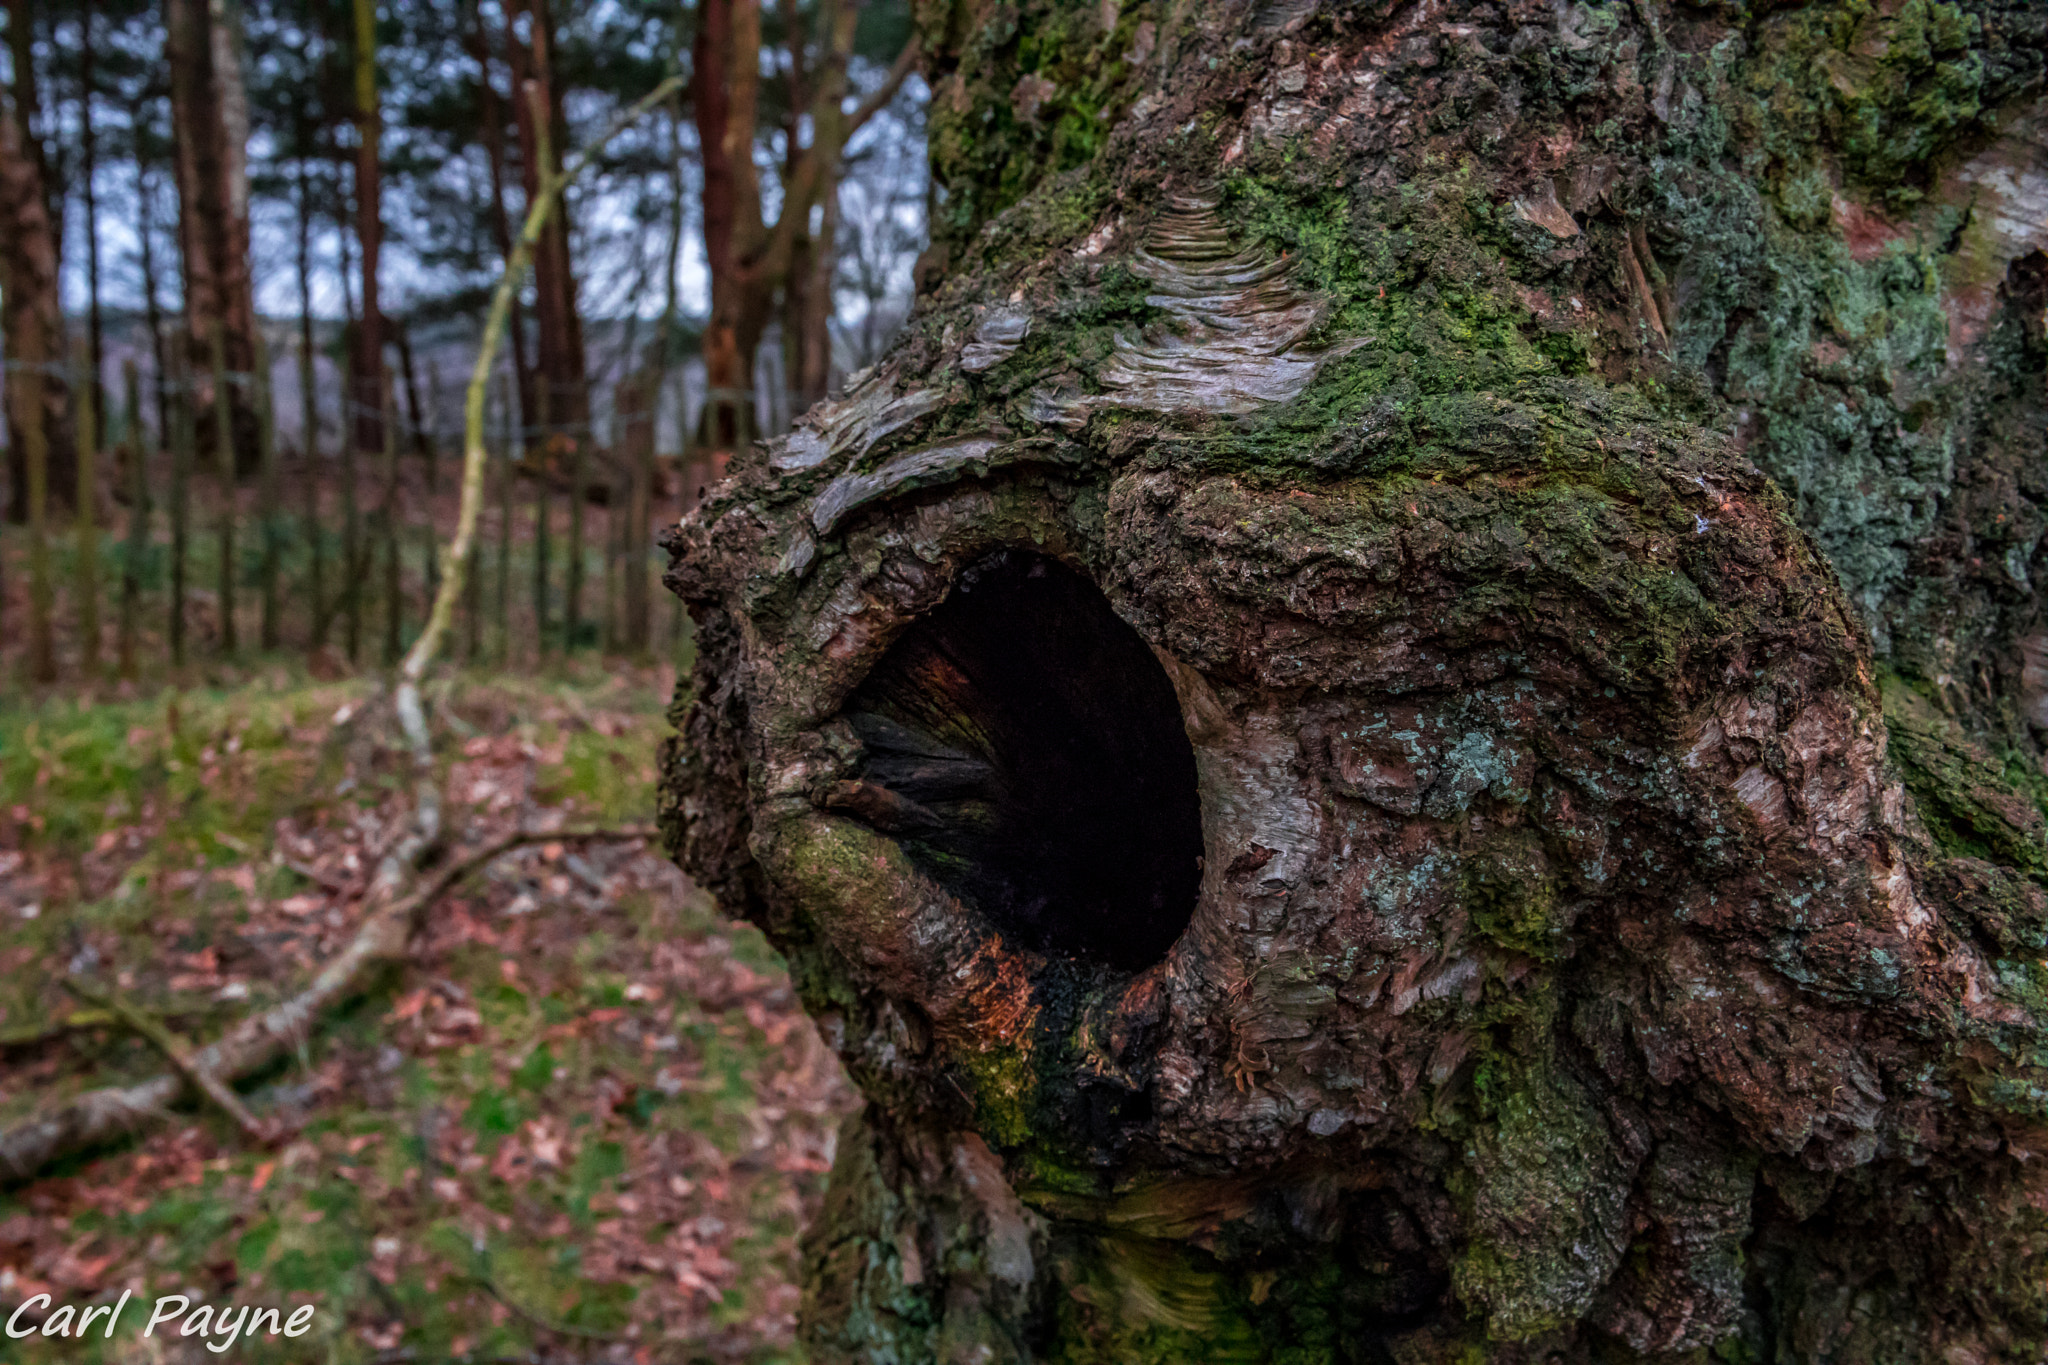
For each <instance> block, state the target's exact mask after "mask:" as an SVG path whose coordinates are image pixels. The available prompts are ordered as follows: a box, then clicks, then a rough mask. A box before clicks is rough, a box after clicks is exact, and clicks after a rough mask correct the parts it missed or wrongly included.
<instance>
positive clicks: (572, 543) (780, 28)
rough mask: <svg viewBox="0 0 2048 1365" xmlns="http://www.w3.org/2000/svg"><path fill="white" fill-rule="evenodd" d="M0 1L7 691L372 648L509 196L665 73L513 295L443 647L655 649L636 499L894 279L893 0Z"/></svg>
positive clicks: (452, 429) (662, 636)
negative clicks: (456, 597) (472, 587)
mask: <svg viewBox="0 0 2048 1365" xmlns="http://www.w3.org/2000/svg"><path fill="white" fill-rule="evenodd" d="M5 12H6V18H7V37H8V45H7V52H6V59H5V65H6V70H7V72H8V79H7V83H6V86H5V101H6V106H7V108H6V112H7V114H8V117H7V119H6V120H4V123H5V131H4V134H0V180H4V184H5V186H6V192H5V195H4V201H5V204H4V208H0V213H4V215H5V218H6V221H5V222H4V223H0V298H4V301H5V302H4V309H0V340H4V345H5V356H6V365H7V375H8V402H7V411H8V422H7V432H6V440H7V449H8V460H7V470H8V478H7V492H6V500H5V506H6V509H7V523H8V526H9V527H11V528H15V529H14V530H13V534H12V536H11V537H9V536H8V535H7V533H6V532H5V531H0V543H4V542H5V540H7V539H10V538H11V539H13V540H14V541H15V542H16V544H15V545H14V546H12V547H11V549H12V553H11V554H9V556H8V567H17V566H15V565H14V564H13V560H15V559H17V558H19V559H22V560H23V561H24V562H23V564H21V565H20V566H18V567H17V573H18V574H25V575H26V576H27V578H28V580H29V581H28V582H27V584H26V585H25V587H26V599H25V602H24V603H23V604H22V606H21V608H20V609H19V612H20V614H19V615H17V614H15V613H14V612H13V611H10V612H9V613H8V615H7V618H6V621H7V623H9V624H11V623H13V622H16V621H18V622H20V623H21V624H22V625H23V626H24V627H25V629H24V630H22V631H18V632H17V631H14V630H0V635H4V636H5V638H6V639H8V640H9V641H10V642H11V643H14V642H18V645H17V647H18V648H20V649H23V650H25V651H26V657H25V659H24V660H23V665H24V666H25V667H26V669H27V671H28V674H29V676H30V677H31V678H32V679H34V680H36V681H42V682H47V681H51V680H53V679H54V677H55V676H56V674H57V672H58V671H59V669H60V668H62V669H65V670H66V671H68V670H69V669H70V668H73V667H75V668H77V669H78V670H79V671H80V673H81V674H82V675H83V676H91V675H93V674H94V673H95V670H96V669H97V668H98V667H99V666H100V665H102V664H111V665H115V666H117V667H118V668H119V670H120V671H121V672H122V673H123V674H124V675H126V674H131V673H132V672H133V670H134V667H135V665H134V662H133V660H134V658H135V657H136V655H137V653H138V651H139V652H140V653H141V654H143V655H148V654H150V653H152V652H155V651H159V650H160V651H161V652H164V653H167V654H169V655H170V656H171V657H172V659H173V660H174V661H175V662H177V663H180V664H183V663H185V662H187V661H188V660H189V659H191V658H193V657H195V656H199V655H230V656H231V655H233V654H234V653H235V652H236V650H237V648H238V647H240V646H243V645H247V644H256V645H259V646H260V647H262V648H265V649H276V648H280V647H292V648H303V649H305V650H307V651H309V652H313V653H318V652H319V651H322V650H323V649H325V648H327V647H328V646H330V645H332V646H333V647H335V648H336V649H339V650H341V651H342V652H343V653H344V654H345V655H346V658H347V660H348V661H351V662H363V661H364V660H365V658H366V656H374V654H375V653H376V652H377V651H378V650H381V653H382V656H383V657H384V658H385V659H386V660H387V661H388V660H390V659H392V658H395V657H396V654H397V652H398V650H399V649H400V648H401V647H402V642H403V641H404V640H405V639H406V638H408V634H409V631H410V630H411V629H413V628H414V627H415V626H416V623H417V619H418V612H419V611H420V610H422V609H423V603H424V595H425V594H426V592H427V591H428V590H429V589H430V588H431V579H432V574H433V569H432V566H431V559H430V556H429V554H428V553H427V551H426V550H425V549H424V548H423V547H424V546H425V545H426V544H427V543H429V532H430V531H431V529H432V528H433V527H436V526H439V525H443V524H444V523H445V520H446V518H447V517H448V516H450V515H452V508H453V503H452V494H453V486H452V475H451V474H450V472H449V467H448V466H447V465H446V462H445V461H442V460H439V459H437V457H439V456H441V455H442V454H443V452H444V451H447V452H452V449H453V447H454V446H455V445H456V444H457V443H458V442H459V438H460V427H461V411H460V409H461V401H462V396H463V395H462V389H463V387H464V385H465V384H466V382H467V381H468V378H469V370H470V366H471V364H472V361H473V358H474V354H475V344H476V337H477V333H478V328H479V326H480V325H481V320H482V315H483V313H484V311H485V309H486V307H487V305H488V303H489V297H490V293H491V289H492V287H493V286H494V285H495V284H496V282H497V279H498V276H499V273H500V272H501V270H502V269H503V266H504V263H505V260H506V257H507V254H508V252H509V250H510V248H511V245H512V242H513V238H514V237H515V236H516V233H517V230H518V226H519V224H520V221H521V219H522V217H523V216H524V214H525V212H526V209H527V207H528V206H529V205H530V203H531V202H532V200H533V199H534V197H535V195H536V192H537V189H538V186H539V184H540V180H541V177H542V176H543V175H544V174H545V173H548V172H554V173H559V172H560V171H561V169H562V167H563V164H564V162H565V160H566V159H567V157H568V155H569V154H570V153H571V152H573V151H574V150H575V149H576V148H577V147H579V146H581V145H582V144H583V143H584V142H585V141H587V140H588V139H589V138H590V137H591V136H592V135H593V134H594V133H595V132H596V131H597V130H599V129H601V128H603V127H605V126H606V125H607V124H608V122H609V121H610V120H612V119H614V118H615V117H616V116H617V115H618V113H619V112H620V111H621V110H622V109H624V108H625V107H626V106H628V105H630V104H632V103H633V102H634V101H635V100H637V99H639V98H640V97H641V96H643V95H645V94H647V93H648V92H649V91H650V90H652V89H654V88H655V86H656V85H657V84H658V83H659V82H660V81H661V79H662V78H663V76H664V75H665V74H668V73H671V72H679V73H681V74H682V75H683V76H684V77H685V79H684V82H683V84H682V85H681V87H680V89H679V90H678V93H677V94H676V96H675V97H674V98H673V99H671V100H669V101H667V102H665V104H664V106H663V107H662V108H661V109H659V110H657V111H655V112H654V113H653V114H652V115H650V116H649V117H647V118H644V119H641V120H639V121H638V122H637V123H635V124H634V125H633V126H631V127H628V128H625V129H623V130H622V131H621V132H620V134H619V135H618V136H617V137H615V138H613V139H612V140H611V141H610V142H609V143H608V144H607V145H606V147H605V148H604V150H603V153H602V155H601V156H599V157H598V158H597V161H596V163H595V165H594V166H593V167H592V168H591V171H590V173H589V174H588V175H586V176H585V177H584V178H583V179H582V181H581V182H580V183H578V184H577V185H575V186H572V187H570V188H569V190H568V192H567V195H566V198H565V202H564V204H563V206H562V211H561V212H560V213H559V214H557V215H556V216H555V218H554V219H553V220H552V221H551V223H550V225H549V228H548V231H547V233H546V235H545V237H544V238H543V240H542V242H541V243H540V245H539V248H538V249H537V251H536V252H535V259H534V262H533V269H532V272H531V276H530V279H529V280H528V282H527V284H526V286H525V288H524V289H523V290H522V291H521V294H520V296H519V298H518V300H517V303H516V306H515V310H514V317H513V326H512V329H511V334H510V340H509V344H508V345H507V346H505V347H504V348H503V349H502V359H501V363H500V364H499V365H498V366H497V367H496V369H497V373H496V374H495V375H494V378H493V382H492V387H491V393H490V399H489V405H488V409H487V412H488V416H487V422H486V427H487V431H488V432H489V435H490V438H491V440H492V442H493V444H494V446H495V447H496V453H497V455H498V456H499V463H498V464H497V465H496V467H494V469H493V471H492V482H493V485H494V488H493V494H494V496H493V498H492V501H491V507H492V519H491V523H490V524H489V525H488V526H487V528H486V531H485V533H484V535H485V540H486V541H487V542H488V543H490V545H491V548H492V549H493V550H494V551H495V552H496V553H497V554H498V555H499V556H500V557H501V559H502V560H503V561H504V562H502V563H501V564H500V565H498V566H496V570H495V572H493V571H492V569H491V568H489V567H487V568H486V569H485V570H484V572H483V573H482V574H481V575H480V577H481V578H482V580H483V582H481V583H480V584H479V585H478V596H477V598H476V600H474V601H472V602H470V603H468V604H466V607H467V613H468V615H469V617H470V618H471V622H470V623H469V624H468V625H467V626H466V627H465V640H466V642H467V643H468V645H469V647H470V648H471V649H472V651H473V652H474V651H479V650H485V649H490V648H495V649H496V650H497V651H498V657H499V658H500V659H501V660H502V659H504V658H506V657H509V656H510V654H511V653H512V652H514V650H515V647H516V648H517V649H524V650H525V651H527V652H528V653H539V652H546V651H548V650H551V649H554V648H565V649H576V648H583V647H590V646H602V647H605V648H608V649H612V650H623V651H627V652H636V653H644V652H646V651H647V650H649V649H650V648H653V647H655V645H656V644H657V643H660V642H665V643H666V645H668V646H672V645H673V644H674V643H675V640H674V631H675V629H676V627H677V624H678V621H677V618H675V617H674V615H673V613H670V614H669V617H668V619H666V620H663V619H658V618H659V616H660V613H657V612H655V611H654V610H653V604H652V602H651V600H650V594H649V588H648V581H647V580H648V575H647V573H646V566H647V564H648V563H649V562H650V553H651V548H652V547H651V540H650V536H649V533H648V529H647V528H648V527H649V526H650V525H654V524H658V523H659V522H660V521H663V520H673V518H674V516H675V515H676V514H677V513H678V512H679V511H680V510H681V509H682V506H683V505H684V503H685V501H686V500H687V499H690V498H693V497H694V496H695V494H696V493H697V491H698V490H699V489H701V488H702V487H703V486H704V484H705V483H706V481H707V480H708V479H709V478H711V477H713V476H715V474H716V471H717V469H718V467H719V461H720V460H721V458H722V457H723V454H724V452H726V451H729V450H730V449H732V448H733V447H734V445H735V444H736V443H739V442H742V441H745V440H748V439H751V438H752V437H754V436H757V435H761V434H766V433H772V432H774V431H778V430H781V429H783V428H784V427H786V426H787V424H788V422H789V420H790V418H791V416H792V415H793V414H794V413H796V412H801V411H802V410H803V409H804V408H806V407H808V406H809V405H810V404H811V403H813V402H815V401H816V400H817V399H818V398H819V397H821V396H822V395H823V394H824V393H825V392H826V390H827V389H828V388H829V387H830V386H832V385H833V384H834V383H836V382H837V380H838V378H839V377H840V376H843V375H844V374H845V373H847V372H848V371H850V370H856V369H859V368H861V367H862V366H865V365H866V364H868V363H869V362H870V361H872V360H873V359H874V357H875V356H876V355H877V354H878V353H879V351H880V348H881V346H882V345H883V344H884V343H885V342H886V340H887V339H888V337H889V335H890V334H891V333H892V332H893V331H894V329H895V327H896V325H897V324H898V323H899V322H900V321H901V318H902V316H903V315H904V313H905V311H906V310H907V308H908V303H909V298H910V293H911V273H912V271H911V267H912V263H913V262H914V260H915V259H916V256H917V253H918V252H919V251H920V250H921V249H922V247H923V243H924V221H925V198H926V191H927V182H926V178H925V175H924V165H923V141H922V139H923V130H922V101H923V98H924V88H923V86H922V83H921V82H920V81H918V80H917V79H916V77H915V75H914V66H915V60H916V50H915V46H914V44H913V43H912V41H911V36H910V25H909V12H908V7H907V5H906V4H904V3H901V0H890V2H888V3H867V4H862V3H857V2H856V0H778V2H776V3H772V4H770V5H769V6H765V7H763V6H760V5H758V4H755V3H741V4H734V3H731V0H713V2H712V3H706V4H702V5H699V6H695V7H692V6H687V5H680V4H651V3H616V2H615V0H601V2H600V3H570V4H564V3H562V0H555V3H554V4H553V5H552V6H550V5H549V4H548V3H546V0H503V3H487V0H448V2H446V3H444V2H443V0H429V2H428V3H419V4H406V5H387V6H385V7H383V9H382V10H379V9H378V7H377V6H375V5H374V4H372V3H368V0H252V2H251V3H242V2H241V0H162V3H161V4H156V3H151V4H135V3H124V2H123V0H95V2H93V3H85V2H83V0H81V2H80V3H52V0H8V3H7V5H6V6H5ZM741 152H743V153H744V154H739V153H741ZM81 404H87V405H88V407H89V410H88V408H82V407H81ZM81 462H82V463H81ZM415 546H418V547H422V548H419V549H417V550H413V547H415ZM409 550H413V552H412V553H408V551H409ZM512 561H517V563H518V568H517V570H516V571H515V570H514V569H513V567H512ZM394 564H395V568H394V567H393V566H394ZM10 577H12V575H11V576H10ZM490 589H497V591H496V593H495V596H494V595H493V594H492V593H491V592H490V591H489V590H490ZM15 595H16V594H15V593H14V592H12V591H10V592H9V594H8V596H7V597H6V599H5V600H4V601H0V606H4V607H13V606H14V601H13V598H14V596H15ZM409 611H410V613H411V614H410V616H409V614H408V613H409ZM287 617H290V618H291V620H290V621H289V623H288V622H287V620H286V618H287ZM245 618H246V619H245ZM372 618H375V619H374V620H373V619H372ZM408 620H411V621H412V622H413V623H414V624H413V625H412V626H409V625H408ZM379 631H381V635H376V634H375V633H376V632H379ZM494 632H495V634H494ZM373 636H374V638H373ZM102 637H104V638H102Z"/></svg>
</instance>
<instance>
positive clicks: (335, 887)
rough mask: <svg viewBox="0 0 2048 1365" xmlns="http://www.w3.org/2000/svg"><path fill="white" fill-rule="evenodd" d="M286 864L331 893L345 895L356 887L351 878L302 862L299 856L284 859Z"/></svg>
mask: <svg viewBox="0 0 2048 1365" xmlns="http://www.w3.org/2000/svg"><path fill="white" fill-rule="evenodd" d="M284 865H285V866H286V867H288V868H290V869H291V870H292V871H293V872H296V873H298V874H299V875H300V876H301V877H304V878H305V879H306V880H307V881H309V882H311V883H313V885H315V886H317V887H319V888H320V889H321V890H323V891H326V892H328V893H329V894H330V895H335V896H345V895H347V894H348V893H349V892H350V891H352V890H353V889H354V883H353V882H352V881H350V880H349V879H347V878H343V877H337V876H335V875H334V874H333V873H331V872H323V871H322V870H321V869H319V868H317V867H315V866H313V865H312V864H311V863H308V862H301V861H300V860H299V859H297V858H286V859H284Z"/></svg>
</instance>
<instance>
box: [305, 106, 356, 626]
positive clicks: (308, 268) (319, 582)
mask: <svg viewBox="0 0 2048 1365" xmlns="http://www.w3.org/2000/svg"><path fill="white" fill-rule="evenodd" d="M300 150H301V152H302V153H306V152H310V150H311V138H310V136H308V134H307V132H306V129H305V128H304V126H303V125H301V128H300ZM307 159H308V158H307V157H306V156H305V155H301V157H300V159H299V168H298V200H299V236H298V267H299V431H300V436H299V452H300V454H301V456H302V457H303V468H304V470H305V476H304V477H305V488H304V493H305V499H306V502H305V507H306V510H305V521H304V532H303V534H304V539H305V542H306V557H307V564H306V604H307V607H308V609H309V611H310V612H311V618H310V619H311V625H310V634H309V637H308V641H307V643H308V646H309V648H311V649H314V650H319V649H324V648H325V647H326V645H327V619H328V611H327V606H326V603H327V582H326V579H327V528H326V526H325V525H324V524H323V523H322V522H321V520H320V398H319V394H318V392H317V391H316V390H315V389H314V387H313V384H314V370H313V355H314V352H313V185H312V177H311V174H310V172H309V170H308V167H307V164H306V163H307ZM347 409H348V403H347V399H346V398H345V397H344V399H343V401H342V439H343V441H344V442H345V441H346V440H347V439H348V430H349V428H348V411H347Z"/></svg>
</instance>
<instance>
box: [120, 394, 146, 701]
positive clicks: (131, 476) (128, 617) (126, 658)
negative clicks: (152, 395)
mask: <svg viewBox="0 0 2048 1365" xmlns="http://www.w3.org/2000/svg"><path fill="white" fill-rule="evenodd" d="M121 394H122V406H123V409H124V411H125V413H126V431H125V432H124V434H123V440H124V442H125V444H126V446H127V457H128V458H127V474H128V543H127V545H126V546H125V547H124V548H123V551H122V554H121V628H120V629H121V638H120V646H119V648H120V670H121V676H122V677H123V678H133V677H134V676H135V625H136V620H137V617H138V616H139V615H140V614H141V610H142V564H143V557H144V556H145V555H147V554H148V553H149V510H150V508H149V470H148V463H147V462H148V451H149V447H148V446H147V445H146V444H145V443H144V441H143V439H142V383H141V379H140V377H139V376H138V375H137V374H136V372H135V362H134V361H132V360H130V361H126V362H124V363H123V364H122V366H121Z"/></svg>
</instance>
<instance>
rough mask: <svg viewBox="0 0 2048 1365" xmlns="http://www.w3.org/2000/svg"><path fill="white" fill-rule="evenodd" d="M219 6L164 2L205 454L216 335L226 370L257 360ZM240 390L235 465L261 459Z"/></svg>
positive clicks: (239, 130) (191, 350)
mask: <svg viewBox="0 0 2048 1365" xmlns="http://www.w3.org/2000/svg"><path fill="white" fill-rule="evenodd" d="M220 8H221V6H220V3H219V0H164V11H165V13H164V23H165V39H164V43H165V57H166V60H167V62H168V64H169V67H170V86H171V129H172V144H173V153H172V166H173V169H174V170H175V172H176V179H177V184H178V244H179V247H180V250H181V253H182V256H183V260H184V275H185V293H184V297H185V310H184V312H185V335H184V349H185V367H186V371H187V373H189V374H190V375H192V376H193V378H194V379H195V380H196V381H197V382H199V383H200V384H201V385H202V389H201V392H200V393H199V394H198V395H196V396H195V398H194V399H193V406H192V411H193V412H194V413H195V414H197V416H198V420H199V424H200V427H199V437H198V439H199V442H200V444H201V445H202V446H203V447H204V448H206V449H208V450H211V449H213V448H215V446H216V445H217V443H218V439H219V438H218V437H217V436H216V435H215V433H214V431H213V424H214V422H215V420H216V419H215V417H214V413H215V412H216V410H217V406H218V405H216V404H215V402H214V398H213V392H212V387H213V379H212V352H213V340H212V338H213V330H214V328H215V327H216V326H219V327H220V328H221V329H222V331H223V333H224V337H225V343H226V347H227V365H228V369H229V370H230V371H232V372H234V373H237V374H247V373H249V372H250V370H251V369H253V368H254V366H255V363H256V299H255V289H254V281H253V279H252V277H251V275H250V273H249V176H248V163H247V156H248V138H249V111H248V101H247V98H246V96H245V95H244V94H243V92H242V77H241V57H240V52H239V43H238V41H237V38H236V35H235V33H234V31H233V30H232V28H231V27H230V26H229V25H228V24H227V23H225V22H223V17H224V16H223V15H222V14H221V13H219V12H218V11H219V10H220ZM245 387H246V386H243V385H231V386H230V390H229V393H228V405H227V411H228V413H229V414H230V419H231V421H232V422H233V427H234V430H233V433H232V439H233V443H234V452H235V467H236V470H237V471H238V472H239V473H244V474H246V473H249V472H252V471H253V470H254V469H255V468H256V466H257V464H258V462H259V459H260V456H259V452H258V444H259V442H258V436H257V430H256V411H255V406H254V404H253V403H252V402H251V401H250V397H249V395H248V394H247V393H246V392H244V391H243V389H244V388H245Z"/></svg>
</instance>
